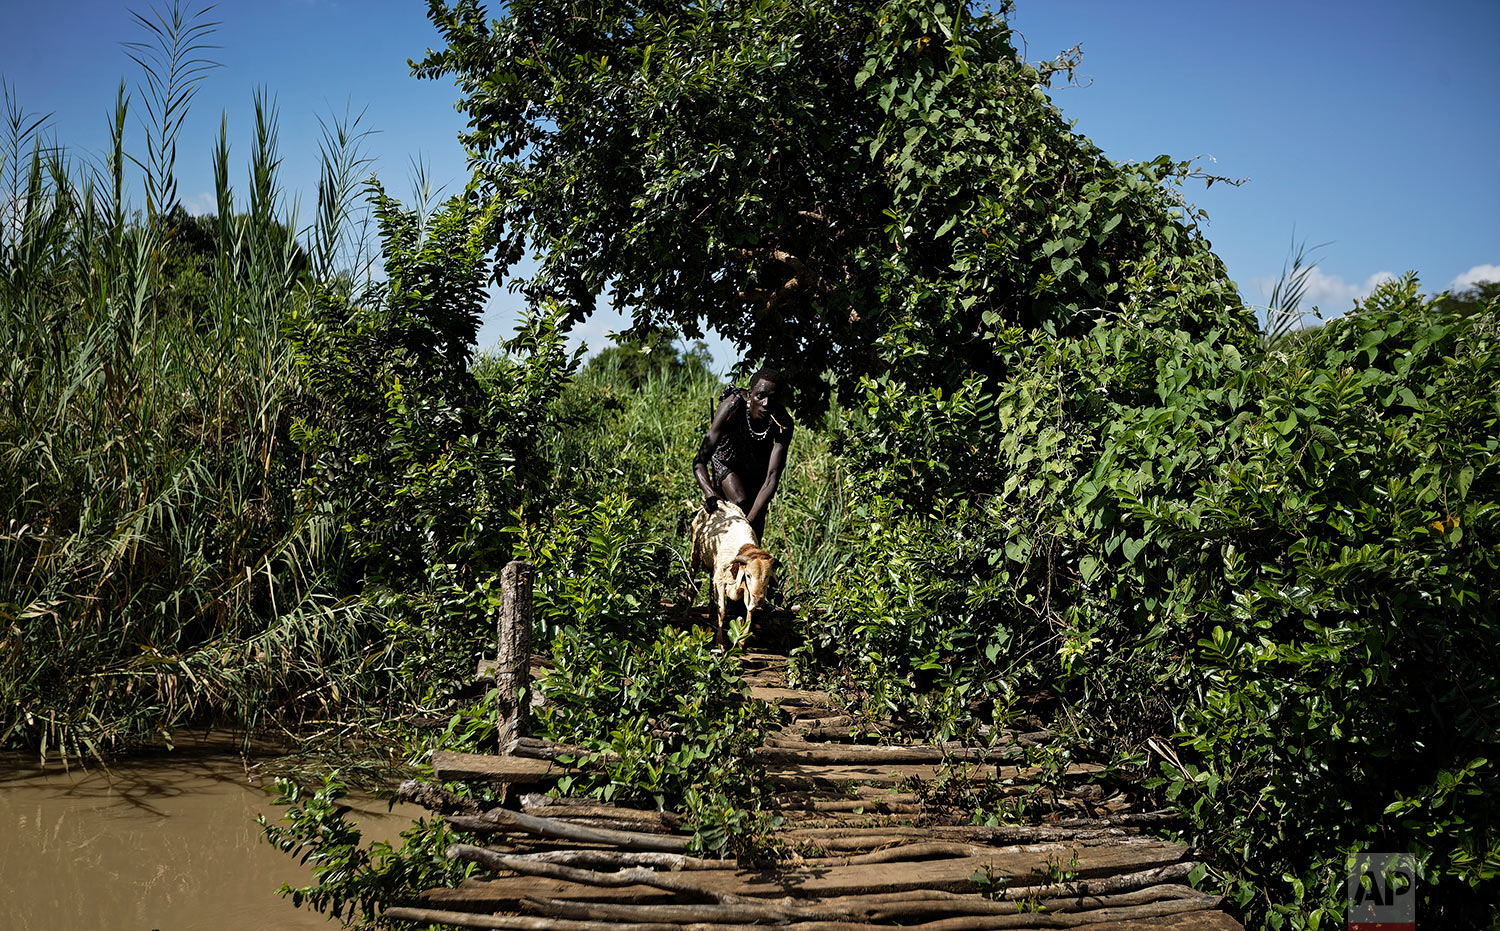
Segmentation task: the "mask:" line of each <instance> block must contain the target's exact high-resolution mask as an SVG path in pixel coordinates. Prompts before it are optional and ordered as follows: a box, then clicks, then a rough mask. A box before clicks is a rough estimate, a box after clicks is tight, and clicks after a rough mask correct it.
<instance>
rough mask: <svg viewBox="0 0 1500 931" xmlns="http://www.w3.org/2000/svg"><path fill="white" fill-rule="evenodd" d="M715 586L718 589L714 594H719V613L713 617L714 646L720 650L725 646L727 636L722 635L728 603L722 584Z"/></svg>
mask: <svg viewBox="0 0 1500 931" xmlns="http://www.w3.org/2000/svg"><path fill="white" fill-rule="evenodd" d="M715 588H717V589H718V591H717V593H716V594H717V595H718V596H719V615H718V617H716V618H714V646H716V647H718V648H719V649H721V650H722V649H725V648H726V647H727V641H728V638H727V637H725V636H724V626H725V625H724V618H725V615H724V612H725V609H726V608H727V606H728V605H727V602H726V600H725V592H724V586H722V585H717V586H715Z"/></svg>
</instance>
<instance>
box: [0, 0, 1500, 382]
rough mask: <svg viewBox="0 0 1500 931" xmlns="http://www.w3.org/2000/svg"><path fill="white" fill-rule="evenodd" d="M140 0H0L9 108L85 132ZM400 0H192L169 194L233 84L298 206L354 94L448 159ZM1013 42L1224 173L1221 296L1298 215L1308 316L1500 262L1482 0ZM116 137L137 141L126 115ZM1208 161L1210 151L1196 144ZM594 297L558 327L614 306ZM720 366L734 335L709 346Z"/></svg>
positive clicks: (1101, 102)
mask: <svg viewBox="0 0 1500 931" xmlns="http://www.w3.org/2000/svg"><path fill="white" fill-rule="evenodd" d="M147 8H148V7H147V4H146V3H145V2H128V3H127V2H106V0H53V2H51V3H46V4H41V3H34V2H29V0H28V2H23V0H0V24H3V28H0V76H3V78H4V80H5V81H6V82H7V83H8V84H9V86H10V88H11V90H12V92H13V94H14V95H15V97H16V98H17V99H18V101H19V103H20V104H21V106H22V107H23V108H24V109H25V110H27V111H30V112H37V113H50V114H52V118H51V123H50V126H51V131H52V133H53V134H54V135H55V136H56V138H57V139H58V141H60V142H62V143H64V144H66V145H68V146H69V147H70V148H72V149H74V150H76V151H80V152H86V153H94V154H97V153H99V152H102V151H103V150H104V148H105V145H106V139H107V135H106V131H105V129H106V115H107V113H108V112H109V110H110V107H111V106H112V104H113V100H114V92H115V88H116V86H117V85H118V83H119V81H120V79H121V78H122V77H124V78H126V79H127V80H129V81H130V82H132V83H133V82H134V81H135V80H136V78H137V77H138V69H137V68H136V66H135V65H134V64H133V63H132V62H131V61H130V60H129V59H128V58H127V57H126V55H125V53H124V50H123V49H122V47H121V42H123V41H130V40H136V39H140V38H142V30H141V29H140V27H139V26H137V25H136V24H135V23H134V22H133V20H132V17H131V15H130V10H131V9H137V10H143V11H144V10H146V9H147ZM425 11H426V4H425V3H424V2H421V0H399V2H398V0H363V2H353V0H349V2H336V0H258V2H255V3H249V2H245V0H227V2H223V3H221V4H219V5H218V6H217V7H216V8H215V9H214V10H213V12H212V14H211V15H212V18H214V19H217V20H219V21H220V22H221V25H220V27H219V29H218V31H217V33H216V35H215V36H214V38H213V39H212V41H213V42H215V43H217V44H218V45H220V46H221V48H219V49H216V50H214V51H213V53H212V55H213V57H214V58H215V59H216V60H218V61H219V62H221V63H222V64H223V67H221V68H218V69H216V70H215V71H213V72H212V73H211V74H210V75H209V76H208V78H207V80H206V81H205V82H204V84H203V86H202V88H201V90H200V92H199V95H198V98H197V100H196V102H195V104H194V108H193V111H192V113H191V115H190V117H189V119H188V122H187V124H186V125H185V126H184V128H183V133H182V141H181V145H180V150H179V165H178V177H179V193H180V195H181V197H182V199H183V201H184V203H185V204H187V205H188V206H189V207H190V208H196V209H206V208H207V207H209V206H210V205H211V203H212V201H211V197H210V192H211V191H212V173H211V166H210V162H209V158H208V151H209V149H210V147H211V145H212V144H213V142H214V139H215V137H216V135H217V131H218V124H219V115H220V113H221V112H222V113H225V114H227V116H228V119H229V125H230V138H231V145H232V160H233V161H234V163H235V164H236V165H237V166H239V167H238V168H237V169H236V170H237V171H238V172H239V175H238V176H237V177H243V165H244V157H245V155H246V153H247V152H248V148H249V129H250V126H251V120H252V112H253V111H252V95H253V92H254V90H255V89H256V88H257V87H263V88H265V89H267V90H268V91H270V92H271V93H272V94H273V95H274V96H275V98H276V100H277V103H278V105H279V108H280V114H281V122H280V135H281V148H282V154H283V159H284V164H283V171H282V182H283V185H284V186H285V187H286V188H287V189H288V190H289V191H292V192H301V194H302V204H303V209H302V215H303V216H304V217H307V216H309V215H310V213H311V208H312V198H313V192H314V186H315V183H316V169H317V138H318V131H319V130H318V120H317V118H318V116H320V115H321V116H323V117H325V118H327V117H329V116H330V115H340V114H343V113H344V112H345V110H346V109H352V111H353V112H356V113H358V112H359V111H361V110H363V111H364V114H365V115H364V118H363V124H362V125H364V126H366V127H368V128H371V129H374V130H378V133H377V134H376V135H374V136H372V137H370V139H369V142H368V148H369V151H370V154H371V155H373V156H375V157H376V158H377V161H376V163H375V165H374V170H375V171H376V172H377V173H378V174H379V175H380V177H381V178H382V180H383V181H384V182H385V184H386V186H387V189H388V190H389V191H390V192H391V193H393V194H396V195H397V196H400V197H403V198H409V191H410V188H411V185H410V177H411V163H412V160H413V159H421V160H423V161H425V162H426V163H427V164H428V166H429V175H430V177H431V178H432V179H433V180H434V181H436V182H437V183H439V184H447V185H449V186H455V187H456V186H461V185H462V184H463V182H464V180H465V178H466V172H465V169H464V165H463V155H462V152H461V151H460V149H459V147H458V144H457V142H456V141H455V136H456V134H457V133H458V132H459V130H460V129H461V128H462V126H463V122H464V120H463V117H462V116H461V115H460V114H459V113H458V112H457V111H456V110H455V108H454V101H455V99H456V96H457V94H456V91H455V90H454V89H453V88H452V87H451V86H447V85H443V84H438V83H434V82H431V81H417V80H415V79H413V78H411V77H410V75H409V72H408V68H407V65H406V59H407V58H409V57H412V58H419V57H421V55H422V54H423V52H424V51H425V50H426V49H427V48H428V47H429V46H431V45H433V44H435V43H436V42H437V32H436V30H435V29H434V28H433V27H432V26H431V24H430V23H428V21H427V19H426V13H425ZM1012 22H1013V25H1015V27H1016V28H1017V29H1018V30H1019V31H1020V32H1021V33H1022V35H1023V36H1024V37H1025V39H1026V46H1025V47H1026V52H1027V57H1028V58H1029V59H1031V60H1038V59H1042V58H1050V57H1052V56H1054V55H1056V54H1057V53H1058V52H1059V51H1060V50H1062V49H1064V48H1069V47H1071V46H1073V45H1075V44H1078V43H1081V44H1082V46H1083V64H1082V68H1081V69H1080V71H1079V74H1078V77H1079V86H1073V87H1065V88H1060V89H1058V90H1057V91H1056V92H1055V93H1054V95H1053V99H1054V100H1055V101H1056V103H1057V104H1058V105H1059V106H1060V107H1061V108H1062V111H1063V113H1064V115H1066V116H1067V117H1069V118H1070V119H1074V120H1076V121H1077V130H1078V131H1079V132H1082V133H1084V134H1086V135H1088V136H1090V137H1092V138H1093V139H1094V141H1095V142H1097V143H1098V144H1099V145H1100V146H1101V147H1102V148H1103V149H1104V150H1105V152H1106V153H1107V154H1108V155H1110V156H1111V157H1114V158H1117V159H1139V158H1153V157H1155V156H1156V155H1159V154H1162V153H1167V154H1170V155H1173V156H1176V157H1180V158H1189V157H1198V156H1203V157H1204V167H1205V168H1206V169H1208V170H1211V171H1213V172H1214V173H1216V174H1221V175H1225V176H1229V177H1234V178H1246V179H1248V180H1247V181H1246V183H1245V184H1243V185H1242V186H1240V187H1237V188H1235V187H1228V186H1222V185H1215V186H1214V187H1213V188H1212V189H1209V190H1204V189H1203V188H1202V187H1201V186H1197V187H1195V188H1191V189H1189V191H1188V196H1189V199H1190V200H1192V201H1193V202H1194V203H1196V204H1197V205H1199V206H1201V207H1203V208H1205V209H1206V210H1207V211H1208V212H1209V216H1210V223H1209V225H1208V227H1207V234H1208V236H1209V238H1210V239H1211V240H1212V242H1213V245H1214V248H1215V250H1216V251H1217V252H1218V253H1219V254H1220V255H1221V256H1222V257H1223V258H1224V260H1225V262H1226V263H1227V265H1228V267H1229V271H1230V274H1231V276H1232V277H1233V278H1234V279H1235V281H1236V282H1237V283H1238V284H1239V286H1240V290H1241V293H1242V294H1243V295H1244V296H1245V298H1246V300H1248V301H1250V302H1251V303H1256V304H1259V303H1263V302H1264V300H1265V292H1266V291H1267V290H1269V282H1270V281H1271V280H1273V279H1274V278H1275V277H1276V275H1277V273H1278V272H1279V271H1280V270H1281V267H1282V263H1283V262H1284V261H1285V259H1286V257H1287V252H1288V248H1289V246H1290V244H1291V241H1292V239H1293V236H1294V234H1295V236H1296V238H1297V239H1298V240H1303V239H1305V240H1306V241H1308V242H1309V243H1311V244H1316V243H1325V242H1326V243H1328V245H1327V246H1326V247H1324V248H1323V249H1322V250H1321V251H1320V252H1319V253H1318V258H1319V260H1320V264H1319V266H1318V268H1317V269H1316V270H1315V273H1314V277H1313V279H1312V281H1311V287H1310V289H1309V290H1310V302H1312V303H1317V304H1318V305H1319V306H1320V307H1321V308H1322V309H1323V311H1324V313H1325V315H1333V314H1337V313H1341V312H1343V311H1344V310H1347V309H1348V308H1349V306H1350V305H1351V302H1352V301H1353V300H1354V299H1355V298H1356V297H1359V296H1362V295H1363V294H1364V293H1367V292H1368V290H1369V288H1370V287H1371V286H1372V284H1373V283H1374V282H1376V281H1378V280H1379V279H1380V278H1381V277H1384V276H1389V275H1393V274H1401V273H1404V272H1406V271H1415V272H1417V273H1418V274H1419V275H1420V277H1421V279H1422V282H1423V285H1424V288H1425V289H1426V290H1428V291H1437V290H1441V289H1443V288H1446V287H1450V286H1454V285H1455V284H1457V285H1462V284H1464V283H1466V282H1471V281H1473V280H1482V279H1500V223H1497V222H1496V220H1497V217H1500V171H1497V170H1496V168H1495V167H1494V165H1495V158H1496V156H1495V153H1496V152H1500V116H1497V114H1500V55H1497V54H1496V53H1495V51H1494V49H1495V41H1496V38H1497V36H1500V3H1497V2H1495V0H1434V2H1427V3H1421V4H1412V3H1401V4H1398V3H1394V2H1383V0H1373V2H1358V3H1356V2H1352V0H1320V2H1317V3H1306V2H1298V3H1292V2H1280V0H1256V2H1238V0H1217V2H1206V0H1197V2H1179V0H1150V2H1146V0H1140V2H1129V0H1018V2H1017V11H1016V16H1015V17H1014V19H1013V20H1012ZM129 132H130V135H129V136H128V137H127V146H131V145H134V146H135V147H136V148H137V149H138V148H139V144H140V142H141V139H142V133H141V130H140V128H139V126H138V125H136V124H134V123H133V125H132V126H131V128H130V130H129ZM1209 158H1211V159H1212V161H1209ZM514 309H515V308H514V301H513V299H511V298H509V296H501V297H499V298H498V299H496V301H494V302H493V304H492V307H491V311H490V314H489V317H488V319H487V321H486V327H485V328H484V330H483V331H482V332H481V339H482V340H483V341H486V342H489V341H493V340H496V339H499V338H501V337H503V336H504V335H505V330H506V325H507V321H508V320H509V319H512V318H513V314H514ZM619 325H620V324H619V322H618V319H617V318H612V317H609V316H607V315H603V314H600V315H596V318H595V319H592V320H590V321H588V322H587V323H585V324H584V325H583V326H582V327H581V328H580V331H579V336H580V337H581V338H584V339H586V340H587V341H588V342H589V343H590V344H591V345H594V346H597V345H599V344H600V343H601V342H602V340H603V338H604V334H605V333H607V332H608V331H609V330H611V329H614V328H616V327H618V326H619ZM714 348H715V350H716V353H715V354H716V358H718V359H719V361H720V362H721V364H722V365H724V366H727V365H728V364H729V363H730V362H732V361H733V359H732V357H731V352H732V350H731V349H730V348H729V347H728V346H727V345H725V344H722V343H719V344H716V345H715V347H714Z"/></svg>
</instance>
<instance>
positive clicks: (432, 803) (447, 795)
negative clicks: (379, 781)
mask: <svg viewBox="0 0 1500 931" xmlns="http://www.w3.org/2000/svg"><path fill="white" fill-rule="evenodd" d="M396 798H397V799H398V800H400V801H403V802H413V803H415V804H417V805H421V806H422V807H423V808H425V809H427V810H428V811H435V812H438V813H440V814H444V815H477V814H478V813H479V811H480V805H479V802H477V801H475V800H474V799H472V798H465V797H464V796H462V795H454V794H453V793H452V792H449V791H447V790H446V789H442V788H440V787H438V786H435V785H432V784H431V783H427V782H421V781H419V780H416V779H408V780H406V781H405V782H403V783H401V785H399V786H397V787H396Z"/></svg>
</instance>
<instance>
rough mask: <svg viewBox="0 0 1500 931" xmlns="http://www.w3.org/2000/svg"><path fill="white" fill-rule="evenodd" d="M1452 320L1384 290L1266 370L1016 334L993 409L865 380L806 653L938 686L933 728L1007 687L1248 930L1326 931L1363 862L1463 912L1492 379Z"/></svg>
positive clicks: (1119, 334)
mask: <svg viewBox="0 0 1500 931" xmlns="http://www.w3.org/2000/svg"><path fill="white" fill-rule="evenodd" d="M1444 306H1445V305H1444V303H1443V302H1441V301H1426V300H1424V299H1422V298H1421V297H1420V296H1419V295H1418V293H1417V288H1416V283H1415V281H1413V280H1410V279H1408V280H1405V281H1402V282H1397V283H1392V284H1390V285H1387V286H1384V287H1383V288H1381V289H1380V290H1378V291H1377V292H1376V293H1375V294H1373V295H1372V296H1371V297H1370V299H1369V300H1367V301H1365V302H1364V303H1363V304H1362V305H1361V306H1360V307H1358V308H1357V309H1356V310H1355V311H1354V312H1353V313H1351V314H1349V315H1347V316H1346V317H1344V318H1340V319H1338V320H1335V321H1333V322H1331V323H1329V324H1327V325H1325V326H1324V327H1322V328H1321V329H1319V330H1315V331H1309V332H1306V333H1303V334H1300V336H1299V338H1297V339H1295V340H1284V341H1282V342H1280V343H1279V344H1273V345H1272V346H1271V347H1270V349H1269V351H1268V352H1267V353H1266V354H1264V355H1262V354H1261V353H1259V352H1258V351H1257V350H1255V348H1254V347H1253V346H1242V345H1238V344H1236V343H1234V342H1229V341H1226V340H1225V339H1224V338H1223V337H1222V335H1221V334H1219V333H1217V332H1214V331H1210V332H1209V333H1207V334H1205V335H1204V336H1202V337H1191V336H1189V335H1187V334H1185V333H1181V332H1177V331H1173V330H1161V329H1157V328H1154V327H1149V326H1142V325H1140V323H1139V322H1138V321H1136V320H1134V319H1132V318H1130V317H1129V316H1124V317H1121V316H1115V317H1105V318H1102V319H1101V320H1100V321H1099V322H1098V323H1097V325H1096V326H1095V328H1094V329H1093V331H1092V332H1090V333H1088V334H1086V335H1083V336H1080V337H1076V338H1059V337H1053V336H1049V335H1046V334H1032V335H1023V334H1019V333H1012V334H1010V335H1009V336H1007V337H1006V340H1007V342H1008V349H1007V370H1008V371H1010V372H1011V373H1012V374H1011V375H1010V376H1009V377H1008V378H1007V379H1005V380H1004V381H1002V382H1001V383H1000V384H999V385H998V386H997V387H996V388H994V389H993V390H985V389H982V388H981V387H979V386H978V385H977V384H976V383H972V382H971V384H970V385H968V386H965V388H964V389H963V390H961V391H956V392H953V393H951V394H939V393H933V392H922V391H918V390H914V389H912V388H910V387H909V386H907V385H903V384H899V383H887V384H879V383H875V382H867V384H866V395H865V407H866V410H865V417H864V419H863V420H864V426H852V427H851V429H850V433H849V435H848V436H846V437H845V438H844V441H843V442H844V447H845V448H846V449H848V450H850V451H851V459H852V460H853V463H854V465H853V467H852V469H851V474H852V476H853V478H852V481H853V483H854V488H855V490H856V497H857V500H858V504H857V507H858V508H860V509H861V513H862V514H864V515H865V516H866V517H867V518H868V519H869V521H870V527H871V532H870V533H869V534H868V535H867V536H864V537H862V538H861V549H860V551H859V552H857V553H856V554H855V555H854V556H853V557H852V559H851V560H850V563H849V569H848V571H847V572H845V573H844V574H843V576H842V577H841V578H839V579H837V580H836V581H834V582H833V583H831V584H830V585H829V586H828V587H827V588H826V593H827V597H828V605H829V608H830V613H829V615H828V616H827V618H826V619H825V620H823V621H820V622H818V623H815V624H814V625H813V626H812V629H811V637H810V640H811V645H810V647H809V659H811V658H812V657H814V656H817V655H818V654H817V653H813V652H812V651H816V650H819V649H821V651H822V655H824V656H837V657H839V658H841V659H842V660H843V662H844V665H845V666H847V667H850V668H860V669H863V670H865V673H866V675H867V676H868V677H869V679H870V681H871V689H872V692H874V693H875V694H877V695H884V696H894V698H892V699H891V700H896V701H899V700H900V698H899V696H901V695H902V694H904V693H905V691H906V688H909V687H910V686H913V685H916V686H922V687H925V688H927V689H929V690H932V691H931V693H930V696H948V698H947V699H946V700H942V701H938V700H934V698H933V697H929V698H928V699H926V700H924V701H923V702H922V703H921V706H920V708H916V707H914V708H913V710H918V711H921V712H922V713H924V714H926V715H927V716H928V717H929V719H930V723H931V726H932V727H933V728H934V729H937V730H943V729H952V728H954V727H958V726H962V724H963V723H964V721H965V719H969V720H972V719H974V718H975V717H981V718H984V717H989V718H993V717H996V716H1003V715H1004V714H1006V713H1007V712H1008V711H1009V710H1010V709H1011V708H1012V707H1013V702H1014V695H1015V694H1016V693H1018V692H1019V693H1020V694H1023V695H1047V696H1051V697H1050V698H1049V699H1047V700H1046V702H1045V703H1044V707H1045V706H1047V705H1050V704H1052V703H1063V704H1065V705H1066V707H1067V709H1068V712H1069V713H1068V715H1067V720H1069V721H1072V722H1075V724H1076V730H1075V732H1074V733H1075V737H1076V738H1078V739H1079V740H1080V741H1081V742H1083V743H1085V744H1087V743H1103V742H1104V741H1105V740H1106V739H1108V741H1109V743H1110V744H1111V745H1119V746H1120V749H1119V751H1118V752H1119V753H1120V755H1121V756H1124V757H1128V756H1130V755H1132V754H1133V753H1135V752H1136V748H1139V747H1151V748H1152V752H1153V753H1155V754H1156V756H1157V757H1158V759H1159V761H1160V765H1159V769H1158V770H1157V771H1156V779H1155V782H1154V783H1153V785H1154V786H1155V787H1156V788H1157V789H1159V790H1160V791H1161V792H1162V797H1163V798H1164V799H1166V800H1169V801H1171V802H1173V803H1175V804H1176V805H1177V806H1179V808H1180V809H1181V810H1182V812H1183V814H1184V815H1185V817H1186V818H1187V819H1188V823H1189V824H1190V825H1191V826H1190V828H1189V829H1188V831H1187V839H1188V840H1190V841H1192V842H1193V843H1195V844H1198V845H1200V846H1202V847H1204V848H1205V849H1207V850H1209V851H1211V852H1212V864H1213V867H1214V871H1213V880H1212V881H1214V882H1217V883H1219V884H1220V885H1221V886H1223V887H1224V888H1226V889H1227V890H1229V891H1230V892H1232V893H1233V894H1234V895H1235V896H1236V898H1237V899H1238V900H1239V901H1240V902H1241V903H1242V904H1243V905H1244V906H1245V907H1246V909H1247V911H1248V913H1249V914H1250V915H1251V916H1252V918H1253V919H1255V920H1262V921H1264V922H1266V923H1267V924H1268V925H1269V926H1272V927H1279V926H1281V925H1283V924H1286V923H1288V922H1290V923H1291V924H1292V925H1293V926H1299V927H1300V926H1302V925H1303V923H1304V922H1308V921H1314V920H1316V919H1315V918H1312V917H1309V916H1315V915H1318V914H1322V915H1324V916H1325V920H1332V919H1334V918H1336V917H1337V915H1338V914H1339V913H1340V911H1341V908H1342V904H1341V903H1342V898H1341V897H1342V890H1341V886H1340V883H1341V882H1342V876H1343V870H1344V857H1345V854H1346V853H1347V852H1349V851H1351V850H1354V849H1357V848H1368V849H1380V850H1404V851H1408V852H1411V853H1413V854H1415V855H1416V856H1417V858H1418V860H1419V862H1420V863H1421V864H1422V871H1423V875H1422V882H1423V887H1422V888H1423V895H1424V897H1425V901H1424V904H1423V908H1424V914H1438V915H1443V916H1445V918H1447V919H1448V920H1449V921H1450V922H1453V923H1465V922H1471V921H1472V922H1477V921H1479V919H1480V917H1482V916H1487V915H1488V914H1489V913H1488V911H1487V909H1486V908H1485V907H1483V906H1482V904H1481V903H1483V902H1485V901H1487V900H1493V898H1494V896H1495V894H1496V885H1495V875H1496V874H1495V870H1496V865H1497V862H1500V859H1497V858H1500V838H1496V837H1495V835H1494V818H1495V808H1494V804H1493V802H1490V801H1488V800H1489V799H1493V798H1495V797H1496V796H1495V789H1496V788H1497V786H1496V785H1495V780H1494V777H1493V775H1492V774H1491V770H1490V767H1489V763H1488V762H1487V759H1488V748H1489V746H1490V741H1491V738H1490V735H1492V734H1493V733H1494V732H1495V729H1496V726H1497V724H1500V722H1497V721H1496V717H1495V715H1496V711H1495V709H1496V707H1497V703H1496V697H1497V691H1496V690H1497V688H1500V683H1497V680H1496V675H1495V672H1494V670H1495V668H1496V666H1495V661H1496V659H1497V656H1496V655H1495V654H1496V651H1497V646H1496V644H1497V642H1500V641H1497V638H1496V636H1495V634H1496V626H1497V623H1500V621H1497V616H1496V612H1495V608H1494V607H1493V606H1492V605H1491V604H1490V603H1489V602H1490V599H1487V597H1486V595H1485V593H1487V592H1491V591H1494V590H1496V586H1497V582H1500V578H1497V575H1496V573H1497V551H1496V547H1495V539H1496V522H1495V512H1496V505H1495V504H1494V501H1495V497H1496V481H1497V478H1500V470H1497V458H1496V456H1497V448H1500V446H1497V444H1500V441H1497V440H1496V439H1495V437H1496V435H1497V417H1500V412H1497V409H1496V406H1495V405H1494V398H1495V397H1496V396H1497V395H1500V363H1497V355H1496V349H1497V346H1496V338H1497V315H1496V312H1495V309H1494V307H1493V305H1492V306H1491V307H1490V309H1489V310H1488V311H1487V312H1485V313H1478V314H1475V313H1464V314H1458V313H1452V312H1449V311H1447V310H1445V309H1444ZM991 424H992V425H993V427H991V426H990V425H991ZM935 460H940V461H941V462H942V463H943V465H942V466H941V467H938V468H932V467H930V465H929V462H930V461H935ZM935 667H937V668H935ZM893 682H897V683H901V685H902V687H901V688H892V687H890V685H889V683H893ZM882 683H885V684H884V685H882ZM958 697H961V698H960V700H953V699H954V698H958ZM908 704H912V703H910V702H909V703H908ZM1162 748H1169V749H1166V750H1163V749H1162ZM1428 909H1430V911H1428ZM1320 910H1321V912H1320Z"/></svg>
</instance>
